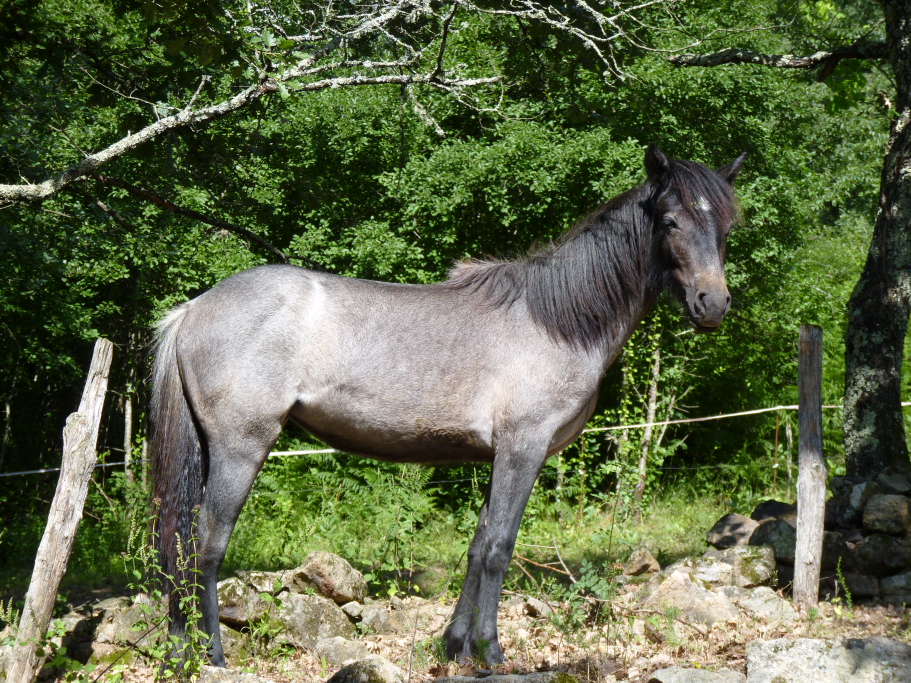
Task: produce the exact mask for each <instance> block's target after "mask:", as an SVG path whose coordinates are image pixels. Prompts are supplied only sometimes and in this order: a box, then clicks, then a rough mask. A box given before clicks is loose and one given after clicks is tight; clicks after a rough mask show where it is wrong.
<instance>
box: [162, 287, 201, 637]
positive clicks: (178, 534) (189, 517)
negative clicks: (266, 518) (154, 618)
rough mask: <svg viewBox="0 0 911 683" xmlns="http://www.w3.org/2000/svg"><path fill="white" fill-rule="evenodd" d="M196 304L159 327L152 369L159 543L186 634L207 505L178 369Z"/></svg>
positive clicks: (174, 617)
mask: <svg viewBox="0 0 911 683" xmlns="http://www.w3.org/2000/svg"><path fill="white" fill-rule="evenodd" d="M191 305H192V304H190V303H187V304H183V305H181V306H178V307H177V308H175V309H174V310H172V311H171V312H170V313H169V314H168V315H167V316H165V318H164V319H163V320H162V321H161V322H160V323H158V326H157V327H158V330H157V334H156V339H155V346H154V353H155V364H154V366H153V370H152V401H151V417H152V438H151V444H150V446H151V447H150V449H149V453H150V455H149V457H150V460H151V462H152V476H153V481H154V482H155V489H154V496H155V507H156V508H157V509H156V510H155V513H156V514H157V529H156V531H157V535H156V538H155V544H156V547H157V549H158V553H159V560H160V563H161V572H162V574H163V576H164V578H163V580H162V584H163V586H162V588H163V591H164V592H165V593H166V594H169V596H170V599H169V604H170V608H169V611H170V616H171V631H172V633H173V632H182V631H183V629H184V627H185V625H186V617H185V616H184V615H183V614H182V613H181V611H180V609H179V603H180V598H181V596H184V595H186V594H187V592H188V591H190V590H191V589H190V586H191V585H192V584H194V583H195V580H194V578H193V577H194V574H193V572H192V571H191V570H192V569H194V568H195V566H194V564H195V558H194V557H193V555H194V554H195V541H194V537H195V529H194V522H195V517H196V512H197V506H198V505H199V504H200V503H201V502H202V476H203V471H202V468H203V464H202V446H201V442H200V438H199V432H198V431H197V428H196V423H195V421H194V419H193V414H192V412H191V411H190V405H189V403H188V402H187V399H186V396H185V395H184V390H183V383H182V382H181V379H180V371H179V370H178V367H177V334H178V332H179V330H180V325H181V323H182V322H183V319H184V316H185V315H186V314H187V311H188V310H189V309H190V306H191ZM168 576H171V577H173V583H172V581H171V580H170V579H168V578H167V577H168Z"/></svg>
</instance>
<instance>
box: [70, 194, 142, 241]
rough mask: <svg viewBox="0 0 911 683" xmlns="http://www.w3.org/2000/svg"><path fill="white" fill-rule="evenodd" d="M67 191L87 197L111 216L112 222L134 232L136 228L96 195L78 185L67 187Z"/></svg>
mask: <svg viewBox="0 0 911 683" xmlns="http://www.w3.org/2000/svg"><path fill="white" fill-rule="evenodd" d="M67 191H69V192H72V193H73V194H77V195H79V196H80V197H85V198H86V199H88V200H89V201H90V202H92V204H94V205H95V206H97V207H98V208H99V209H101V210H102V211H104V212H105V213H106V214H107V215H109V216H110V217H111V218H113V219H114V222H115V223H117V225H119V226H120V227H122V228H123V229H124V230H126V231H127V232H136V229H135V228H134V227H133V226H132V225H130V224H129V223H128V222H127V220H126V219H125V218H124V217H123V216H121V215H120V213H119V212H117V211H116V210H114V209H112V208H111V207H110V206H108V205H107V204H105V203H104V202H103V201H101V200H100V199H98V197H95V196H93V195H90V194H89V193H88V192H85V191H83V190H80V189H79V188H78V187H68V188H67Z"/></svg>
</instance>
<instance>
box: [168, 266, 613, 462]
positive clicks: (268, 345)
mask: <svg viewBox="0 0 911 683" xmlns="http://www.w3.org/2000/svg"><path fill="white" fill-rule="evenodd" d="M179 353H180V355H181V368H182V373H183V374H184V377H185V379H186V381H187V384H188V390H189V393H190V395H191V400H192V402H193V403H194V405H196V404H199V406H200V409H199V412H200V419H201V421H202V422H203V423H205V422H206V421H207V420H210V421H212V420H215V419H217V418H218V417H219V416H222V417H223V416H225V415H230V416H234V417H235V419H249V420H252V419H254V418H253V417H250V416H252V415H255V414H257V413H268V414H273V413H275V412H276V411H278V412H280V413H281V417H280V419H281V420H282V421H284V420H285V419H287V418H289V417H290V418H291V419H293V420H294V421H295V422H297V423H299V424H301V425H302V426H303V427H305V428H306V429H308V430H309V431H311V432H312V433H314V434H315V435H317V436H319V437H320V438H322V439H323V440H325V441H326V442H328V443H330V444H332V445H334V446H336V447H338V448H340V449H343V450H348V451H351V452H357V453H362V454H365V455H370V456H373V457H378V458H388V459H394V460H413V461H477V460H490V459H492V457H493V454H494V448H495V444H494V440H495V432H496V430H497V429H498V421H499V420H501V419H504V416H506V417H507V418H508V419H520V417H519V416H524V417H522V418H521V419H525V420H527V421H529V422H534V421H538V420H543V419H545V418H548V419H549V418H550V417H551V416H553V415H559V414H560V413H561V412H567V413H574V412H578V411H579V410H582V409H584V408H582V407H581V404H580V401H581V402H584V403H587V400H584V397H583V396H582V395H581V394H586V395H589V396H590V395H591V391H592V387H586V389H585V390H584V391H582V392H580V396H578V397H575V396H571V395H567V394H566V393H565V392H564V393H560V394H557V393H555V392H556V390H558V389H560V387H561V386H562V387H565V386H567V384H572V382H569V383H567V382H566V380H567V379H568V375H571V374H572V373H573V367H572V365H573V363H572V362H571V361H572V359H574V358H575V357H576V356H574V355H573V354H572V353H571V352H569V351H568V350H565V349H564V351H563V352H555V350H554V348H553V342H552V341H550V340H548V339H547V338H546V336H545V335H544V334H543V333H542V332H541V331H540V330H538V329H537V328H536V327H535V326H534V325H533V324H532V323H531V321H530V320H529V319H528V318H527V316H524V315H523V311H522V310H521V308H520V307H513V308H512V309H502V308H496V307H492V306H490V305H488V304H487V303H485V302H484V301H483V300H481V299H480V298H479V297H477V296H473V295H472V293H471V292H468V291H464V290H461V291H460V290H453V289H451V288H447V287H440V286H434V285H401V284H391V283H381V282H372V281H368V280H357V279H353V278H345V277H340V276H335V275H329V274H325V273H316V272H312V271H308V270H305V269H302V268H296V267H293V266H264V267H261V268H256V269H253V270H250V271H245V272H243V273H239V274H238V275H235V276H233V277H231V278H228V279H227V280H225V281H224V282H222V283H221V284H219V285H218V286H216V287H215V288H213V289H212V290H210V291H209V292H206V293H205V294H203V295H201V296H200V297H198V298H197V299H195V300H194V301H193V302H192V304H191V307H190V309H189V311H188V313H187V315H186V319H185V321H184V323H183V326H182V329H181V340H180V349H179ZM587 374H591V375H592V376H593V377H594V381H595V382H596V381H597V370H595V371H594V372H593V373H592V372H591V371H588V372H587ZM534 378H537V380H535V379H534ZM533 380H534V381H538V382H539V383H543V385H545V386H549V387H551V388H552V390H551V391H544V392H543V395H540V396H539V395H538V393H540V392H538V391H535V390H529V387H528V386H527V383H528V382H529V381H533ZM577 384H578V383H577ZM523 401H524V404H523V403H522V402H523ZM561 403H565V404H566V407H565V410H564V411H561V410H560V404H561ZM577 404H580V405H577ZM520 426H521V425H519V427H520Z"/></svg>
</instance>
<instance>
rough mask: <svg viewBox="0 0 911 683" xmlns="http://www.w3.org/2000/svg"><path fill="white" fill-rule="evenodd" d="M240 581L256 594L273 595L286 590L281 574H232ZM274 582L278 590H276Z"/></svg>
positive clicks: (250, 572)
mask: <svg viewBox="0 0 911 683" xmlns="http://www.w3.org/2000/svg"><path fill="white" fill-rule="evenodd" d="M234 573H235V575H237V578H239V579H240V580H241V581H243V582H244V583H245V584H246V585H247V586H249V587H250V588H252V589H253V590H255V591H256V592H257V593H270V594H272V595H275V594H276V593H279V592H281V591H282V589H284V588H287V586H285V577H284V573H283V572H254V571H246V570H243V569H242V570H240V571H237V572H234ZM276 582H277V583H278V588H276Z"/></svg>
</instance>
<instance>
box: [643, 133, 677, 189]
mask: <svg viewBox="0 0 911 683" xmlns="http://www.w3.org/2000/svg"><path fill="white" fill-rule="evenodd" d="M670 170H671V164H670V162H669V161H668V160H667V157H666V156H664V152H662V151H661V150H660V149H658V145H656V144H655V143H654V142H653V143H652V144H650V145H649V146H648V149H647V150H645V172H646V173H648V179H649V180H651V181H652V182H654V183H659V184H661V183H663V182H664V179H665V178H666V177H667V174H668V173H669V172H670Z"/></svg>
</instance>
